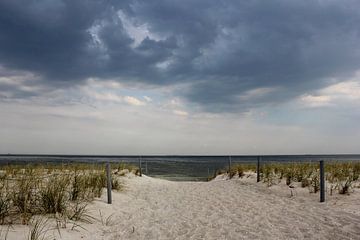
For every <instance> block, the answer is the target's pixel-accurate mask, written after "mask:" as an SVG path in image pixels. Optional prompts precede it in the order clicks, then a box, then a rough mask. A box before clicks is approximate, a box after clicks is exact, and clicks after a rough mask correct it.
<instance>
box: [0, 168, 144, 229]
mask: <svg viewBox="0 0 360 240" xmlns="http://www.w3.org/2000/svg"><path fill="white" fill-rule="evenodd" d="M125 169H127V172H129V171H132V172H133V173H137V172H138V170H137V168H136V167H134V166H132V165H128V164H111V172H112V173H111V174H112V189H113V190H116V191H121V190H122V189H123V184H122V183H121V181H120V180H119V177H118V176H119V173H121V172H122V171H124V170H125ZM105 187H106V172H105V165H104V164H96V165H95V164H29V165H5V166H0V224H1V225H4V224H18V223H21V224H29V223H30V220H31V218H32V217H33V216H34V215H47V216H49V215H50V216H57V215H60V216H65V217H66V218H68V219H70V220H73V221H84V222H90V218H89V216H88V215H87V210H86V207H87V204H88V203H89V202H91V201H92V200H94V198H98V197H101V195H102V193H103V191H104V188H105Z"/></svg>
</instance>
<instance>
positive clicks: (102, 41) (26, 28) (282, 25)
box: [0, 0, 360, 112]
mask: <svg viewBox="0 0 360 240" xmlns="http://www.w3.org/2000/svg"><path fill="white" fill-rule="evenodd" d="M359 7H360V3H359V2H358V1H354V0H345V1H316V0H309V1H287V0H276V1H270V2H264V1H235V0H231V1H226V2H219V1H215V0H200V1H196V2H194V1H190V0H181V1H180V0H176V1H171V2H169V1H165V0H154V1H145V0H138V1H126V0H125V1H111V0H110V1H104V0H96V1H86V0H79V1H69V0H62V1H45V0H43V1H35V0H26V1H25V0H20V1H11V0H4V1H1V2H0V64H1V65H2V66H3V68H2V69H1V70H0V72H2V75H4V72H9V71H19V72H23V73H24V72H27V73H30V74H32V75H33V76H36V78H37V81H36V82H33V83H31V84H30V81H27V80H26V81H24V82H22V83H21V84H22V85H23V86H26V87H27V88H23V89H21V88H20V87H15V86H14V85H12V86H10V85H9V84H5V83H4V81H3V83H2V87H1V86H0V92H1V94H2V95H6V96H8V97H9V96H15V95H16V97H17V98H21V97H23V98H27V97H29V96H34V95H40V94H42V93H43V89H44V88H46V89H47V90H48V91H50V89H53V90H57V89H59V88H62V89H66V88H72V87H74V86H79V85H86V84H90V83H89V81H88V79H89V78H94V79H99V80H101V81H102V80H104V81H109V80H111V81H113V82H119V83H120V84H126V85H133V86H150V87H152V88H156V87H160V86H161V87H163V86H174V85H182V84H183V85H182V86H185V85H186V87H184V88H180V89H177V90H176V91H174V92H172V95H173V97H177V98H181V99H183V101H186V102H188V103H189V105H191V106H193V107H194V108H196V109H199V111H206V112H243V111H247V110H248V109H251V108H256V107H258V106H265V105H269V104H277V103H282V102H284V101H289V100H291V99H297V98H299V96H306V94H307V93H308V92H312V91H316V90H319V89H324V88H326V87H327V86H329V85H333V84H337V83H339V82H341V81H343V80H344V79H348V78H350V77H351V76H353V75H354V74H355V72H356V71H357V70H359V69H360V52H359V50H358V49H360V30H359V27H358V23H359V22H360V13H359V11H358V9H359ZM5 75H6V74H5ZM3 77H8V76H3ZM334 81H335V82H334ZM30 85H31V86H30ZM273 89H276V90H274V91H273ZM269 90H271V91H269ZM264 91H265V92H264ZM102 97H106V98H113V99H114V96H112V95H108V96H102ZM305 99H307V100H305V101H313V102H314V101H315V102H316V101H317V102H319V101H320V102H321V101H323V100H321V98H316V96H315V98H314V97H313V98H312V99H309V97H307V98H306V97H305ZM125 101H126V102H128V103H129V104H134V105H137V104H138V105H139V104H140V105H141V104H142V102H141V101H140V100H139V99H137V101H136V100H134V99H131V100H129V99H128V100H125ZM130 102H131V103H130Z"/></svg>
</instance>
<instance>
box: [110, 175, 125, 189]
mask: <svg viewBox="0 0 360 240" xmlns="http://www.w3.org/2000/svg"><path fill="white" fill-rule="evenodd" d="M111 188H112V189H113V190H117V191H119V190H121V189H122V188H123V185H122V184H121V182H120V180H119V179H118V178H117V177H116V176H112V177H111Z"/></svg>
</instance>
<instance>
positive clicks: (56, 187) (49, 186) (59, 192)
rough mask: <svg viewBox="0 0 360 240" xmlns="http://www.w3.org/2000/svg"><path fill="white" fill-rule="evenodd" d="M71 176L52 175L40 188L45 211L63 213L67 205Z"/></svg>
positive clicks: (42, 206) (42, 205)
mask: <svg viewBox="0 0 360 240" xmlns="http://www.w3.org/2000/svg"><path fill="white" fill-rule="evenodd" d="M68 184H69V178H68V177H66V176H54V177H51V178H50V179H49V180H48V181H47V182H46V183H45V186H43V187H42V188H41V189H40V202H41V208H42V210H43V212H44V213H63V212H65V210H66V207H67V199H68V196H67V188H68Z"/></svg>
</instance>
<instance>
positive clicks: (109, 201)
mask: <svg viewBox="0 0 360 240" xmlns="http://www.w3.org/2000/svg"><path fill="white" fill-rule="evenodd" d="M106 179H107V197H108V204H111V203H112V198H111V167H110V163H106Z"/></svg>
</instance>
